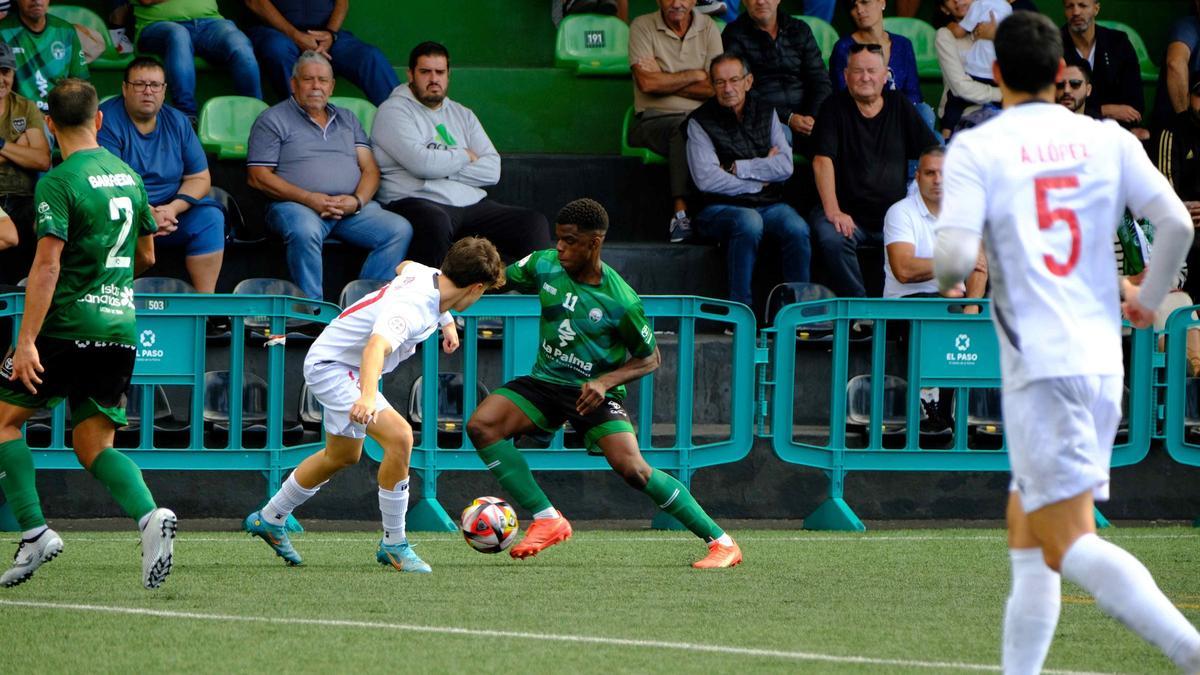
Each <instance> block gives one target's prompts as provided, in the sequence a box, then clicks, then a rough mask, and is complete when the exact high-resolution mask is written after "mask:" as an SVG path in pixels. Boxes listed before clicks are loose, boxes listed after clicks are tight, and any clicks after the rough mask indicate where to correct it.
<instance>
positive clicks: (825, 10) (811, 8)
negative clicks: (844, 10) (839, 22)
mask: <svg viewBox="0 0 1200 675" xmlns="http://www.w3.org/2000/svg"><path fill="white" fill-rule="evenodd" d="M834 7H837V0H804V14H806V15H807V16H816V17H820V18H822V19H825V23H833V9H834Z"/></svg>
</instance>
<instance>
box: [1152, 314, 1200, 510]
mask: <svg viewBox="0 0 1200 675" xmlns="http://www.w3.org/2000/svg"><path fill="white" fill-rule="evenodd" d="M1196 311H1200V305H1193V306H1191V307H1181V308H1179V309H1177V310H1175V311H1174V312H1171V316H1170V317H1168V318H1167V323H1166V326H1165V327H1164V332H1163V334H1164V335H1165V336H1166V338H1167V349H1166V364H1165V372H1164V375H1165V377H1163V378H1160V384H1163V385H1165V391H1163V392H1161V400H1163V403H1164V405H1165V410H1164V411H1163V413H1164V414H1163V433H1162V438H1163V443H1164V445H1165V446H1166V448H1167V453H1168V454H1169V455H1170V456H1171V458H1172V459H1174V460H1175V461H1176V462H1179V463H1180V464H1185V465H1187V466H1200V379H1198V378H1189V377H1188V376H1187V333H1188V331H1189V330H1193V329H1197V328H1198V324H1200V321H1197V320H1196V319H1194V318H1192V313H1193V312H1196ZM1194 525H1195V526H1196V527H1200V518H1197V519H1196V521H1195V523H1194Z"/></svg>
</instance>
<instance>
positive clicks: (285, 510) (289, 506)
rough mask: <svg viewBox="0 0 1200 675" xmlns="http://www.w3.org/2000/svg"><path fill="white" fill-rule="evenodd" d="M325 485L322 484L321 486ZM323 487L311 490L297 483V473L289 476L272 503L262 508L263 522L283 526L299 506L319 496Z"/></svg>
mask: <svg viewBox="0 0 1200 675" xmlns="http://www.w3.org/2000/svg"><path fill="white" fill-rule="evenodd" d="M324 484H325V483H321V485H324ZM321 485H318V486H316V487H315V488H312V489H311V490H310V489H308V488H306V487H302V486H301V485H300V484H299V483H297V482H296V472H295V471H293V472H292V473H290V474H288V477H287V480H285V481H283V485H282V486H280V488H279V492H276V493H275V496H274V497H271V501H269V502H267V505H266V506H264V507H262V517H263V520H265V521H267V522H268V523H271V524H272V525H283V524H284V522H286V521H287V517H288V516H290V515H291V514H292V511H295V510H296V507H297V506H300V505H301V504H303V503H304V502H306V501H308V500H309V499H312V496H313V495H315V494H317V491H318V490H320V489H321Z"/></svg>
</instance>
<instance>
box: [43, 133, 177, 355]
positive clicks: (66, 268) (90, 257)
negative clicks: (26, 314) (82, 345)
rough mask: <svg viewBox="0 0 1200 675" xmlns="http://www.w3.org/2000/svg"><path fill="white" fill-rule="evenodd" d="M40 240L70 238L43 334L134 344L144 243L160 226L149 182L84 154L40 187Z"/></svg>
mask: <svg viewBox="0 0 1200 675" xmlns="http://www.w3.org/2000/svg"><path fill="white" fill-rule="evenodd" d="M34 201H35V202H37V236H38V239H41V238H42V237H57V238H58V239H61V240H63V241H64V242H66V243H65V245H64V246H63V251H62V258H61V262H60V272H59V275H58V284H57V285H56V286H55V287H54V298H53V300H51V302H50V311H49V312H47V314H46V322H45V323H44V324H43V325H42V332H41V334H42V335H46V336H49V337H56V338H62V339H65V340H93V341H98V342H116V343H119V344H125V345H133V344H135V342H134V338H135V337H136V336H135V332H136V330H135V317H134V309H133V264H134V254H135V252H136V249H137V239H138V237H141V236H145V235H148V234H153V233H154V232H155V230H157V229H158V226H157V225H156V224H155V222H154V214H153V212H152V211H151V210H150V202H149V199H148V198H147V197H146V187H145V186H144V185H143V184H142V178H141V176H139V175H138V174H137V172H135V171H134V170H133V169H131V168H129V165H128V164H126V163H125V162H122V161H121V160H120V159H118V158H117V156H116V155H114V154H112V153H111V152H109V151H108V150H105V149H104V148H90V149H87V150H78V151H76V152H73V153H71V156H70V157H68V158H67V159H66V161H64V162H63V163H62V164H60V165H58V166H56V167H54V168H53V169H51V170H50V172H49V173H47V174H46V175H45V176H43V177H42V179H41V180H40V181H38V184H37V188H36V190H35V195H34Z"/></svg>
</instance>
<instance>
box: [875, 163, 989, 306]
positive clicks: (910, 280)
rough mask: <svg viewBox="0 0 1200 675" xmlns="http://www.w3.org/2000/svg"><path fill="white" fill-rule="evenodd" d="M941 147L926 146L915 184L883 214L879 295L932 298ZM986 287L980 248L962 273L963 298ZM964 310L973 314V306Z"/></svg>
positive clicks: (935, 293)
mask: <svg viewBox="0 0 1200 675" xmlns="http://www.w3.org/2000/svg"><path fill="white" fill-rule="evenodd" d="M945 155H946V151H945V150H944V149H943V148H942V147H941V146H936V145H935V146H931V147H929V148H927V149H926V150H925V151H924V152H923V153H921V159H920V161H919V162H918V163H917V178H916V184H917V189H916V191H914V192H913V193H912V194H910V195H908V196H907V197H905V198H904V199H901V200H900V201H898V202H896V203H895V204H893V205H892V207H891V208H890V209H888V212H887V215H886V216H884V219H883V246H884V249H883V273H884V282H883V297H885V298H937V297H941V296H940V295H939V293H938V286H937V281H936V280H935V279H934V278H933V244H934V241H935V240H936V237H935V235H934V231H933V227H934V225H935V224H936V223H937V218H938V215H939V214H940V213H941V211H942V162H943V160H944V159H945ZM986 289H987V258H986V257H985V256H984V254H983V251H982V250H980V251H979V259H978V261H977V262H976V264H975V271H974V272H973V273H972V274H971V276H969V277H967V281H966V294H965V295H964V297H967V298H982V297H983V294H984V291H985V290H986ZM964 311H967V312H970V313H977V312H978V311H979V308H978V307H977V306H969V307H967V308H966V309H965V310H964Z"/></svg>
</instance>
